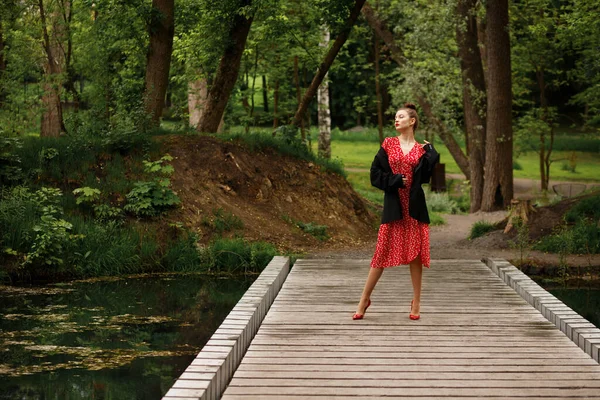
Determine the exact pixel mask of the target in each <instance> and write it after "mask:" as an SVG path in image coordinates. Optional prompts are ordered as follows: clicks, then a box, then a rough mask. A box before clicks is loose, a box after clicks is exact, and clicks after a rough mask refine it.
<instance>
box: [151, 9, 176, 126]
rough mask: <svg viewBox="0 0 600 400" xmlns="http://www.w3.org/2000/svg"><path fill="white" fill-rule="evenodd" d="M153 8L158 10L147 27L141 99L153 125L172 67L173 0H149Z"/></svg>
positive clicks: (157, 122)
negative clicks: (145, 58) (143, 83)
mask: <svg viewBox="0 0 600 400" xmlns="http://www.w3.org/2000/svg"><path fill="white" fill-rule="evenodd" d="M152 8H153V9H155V10H157V11H159V12H160V17H158V18H156V20H155V21H152V23H151V24H150V26H149V27H148V29H149V31H150V46H149V48H148V55H147V63H146V79H145V82H146V90H145V93H144V101H145V104H146V112H147V113H148V114H149V115H150V118H151V120H152V124H153V125H155V126H158V125H159V124H160V117H161V116H162V111H163V107H164V104H165V94H166V92H167V86H168V84H169V69H170V67H171V53H172V52H173V34H174V31H175V17H174V15H175V10H174V9H175V1H174V0H152Z"/></svg>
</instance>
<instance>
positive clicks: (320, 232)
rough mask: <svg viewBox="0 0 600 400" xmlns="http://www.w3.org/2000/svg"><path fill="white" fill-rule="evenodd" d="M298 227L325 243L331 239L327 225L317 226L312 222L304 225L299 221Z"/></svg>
mask: <svg viewBox="0 0 600 400" xmlns="http://www.w3.org/2000/svg"><path fill="white" fill-rule="evenodd" d="M296 225H297V226H298V228H300V229H302V230H303V231H304V232H306V233H308V234H309V235H311V236H313V237H315V238H317V239H319V240H322V241H324V240H327V239H329V235H328V234H327V225H317V224H313V223H312V222H308V223H304V222H301V221H297V222H296Z"/></svg>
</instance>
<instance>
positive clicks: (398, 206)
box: [352, 103, 439, 320]
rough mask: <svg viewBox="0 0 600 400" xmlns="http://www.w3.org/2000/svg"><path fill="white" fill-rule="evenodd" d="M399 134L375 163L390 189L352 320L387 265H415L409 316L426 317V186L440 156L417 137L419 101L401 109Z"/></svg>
mask: <svg viewBox="0 0 600 400" xmlns="http://www.w3.org/2000/svg"><path fill="white" fill-rule="evenodd" d="M395 126H396V131H397V132H398V134H399V135H398V136H395V137H388V138H386V139H385V140H384V141H383V144H382V146H381V148H380V149H379V152H378V153H377V155H376V156H375V159H374V160H373V163H372V164H371V184H372V185H373V186H375V187H377V188H379V189H381V190H383V191H384V192H385V194H384V200H383V215H382V218H381V226H380V227H379V234H378V236H377V246H376V248H375V254H374V255H373V260H372V261H371V268H370V270H369V276H368V277H367V282H366V284H365V288H364V290H363V293H362V296H361V298H360V302H359V303H358V310H357V311H356V313H355V314H354V316H353V317H352V319H354V320H357V319H362V318H363V317H364V315H365V312H366V311H367V308H368V307H369V306H370V305H371V293H372V292H373V289H374V288H375V285H376V284H377V281H378V280H379V278H380V277H381V274H382V273H383V269H384V268H387V267H392V266H396V265H405V264H409V265H410V276H411V280H412V285H413V300H412V302H411V310H410V314H409V317H410V319H412V320H417V319H419V318H420V315H421V314H420V308H421V278H422V275H423V265H424V266H425V267H427V268H429V261H430V258H429V214H428V213H427V206H426V204H425V193H423V189H422V188H421V184H423V183H428V182H429V179H430V178H431V172H432V170H433V167H434V165H435V164H436V163H437V162H438V161H439V154H438V153H437V152H436V151H435V149H434V148H433V146H432V145H431V144H430V143H429V142H427V141H425V144H423V145H420V144H419V143H417V142H416V140H415V131H416V130H417V127H418V126H419V117H418V115H417V109H416V107H415V105H414V104H411V103H406V104H405V105H404V107H403V108H400V109H399V110H398V111H397V112H396V118H395Z"/></svg>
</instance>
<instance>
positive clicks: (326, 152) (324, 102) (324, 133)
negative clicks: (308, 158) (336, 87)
mask: <svg viewBox="0 0 600 400" xmlns="http://www.w3.org/2000/svg"><path fill="white" fill-rule="evenodd" d="M320 45H321V46H322V47H324V48H327V46H328V45H329V29H328V28H327V27H326V26H325V27H323V41H322V42H321V43H320ZM317 98H318V103H319V107H318V108H319V113H318V115H319V152H318V154H319V156H320V157H324V158H331V113H330V110H329V82H328V80H327V74H325V78H324V79H323V82H322V83H321V85H319V90H318V96H317Z"/></svg>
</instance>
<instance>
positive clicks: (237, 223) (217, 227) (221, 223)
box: [202, 207, 244, 235]
mask: <svg viewBox="0 0 600 400" xmlns="http://www.w3.org/2000/svg"><path fill="white" fill-rule="evenodd" d="M213 216H214V218H213V219H212V220H211V219H208V218H207V217H204V218H202V225H204V226H206V227H208V228H210V229H211V230H212V231H214V232H215V233H218V234H219V235H221V234H223V232H231V231H233V230H236V229H243V228H244V222H243V221H242V220H241V219H240V217H238V216H236V215H234V214H232V213H230V212H226V211H225V210H223V208H221V207H219V208H216V209H214V210H213Z"/></svg>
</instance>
